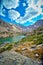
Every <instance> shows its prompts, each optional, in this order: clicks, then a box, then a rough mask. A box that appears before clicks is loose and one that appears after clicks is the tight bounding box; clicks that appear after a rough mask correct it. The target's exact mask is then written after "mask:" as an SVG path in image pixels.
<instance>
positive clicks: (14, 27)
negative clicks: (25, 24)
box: [0, 20, 21, 33]
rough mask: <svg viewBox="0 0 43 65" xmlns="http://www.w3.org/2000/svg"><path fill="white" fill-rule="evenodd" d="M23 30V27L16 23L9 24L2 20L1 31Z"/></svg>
mask: <svg viewBox="0 0 43 65" xmlns="http://www.w3.org/2000/svg"><path fill="white" fill-rule="evenodd" d="M5 31H6V32H15V33H16V32H21V28H20V27H18V26H17V25H15V24H9V23H7V22H5V21H3V20H0V32H5Z"/></svg>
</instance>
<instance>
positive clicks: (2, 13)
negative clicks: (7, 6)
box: [0, 5, 5, 17]
mask: <svg viewBox="0 0 43 65" xmlns="http://www.w3.org/2000/svg"><path fill="white" fill-rule="evenodd" d="M2 9H3V5H1V8H0V15H2V16H4V17H5V14H4V11H3V10H2Z"/></svg>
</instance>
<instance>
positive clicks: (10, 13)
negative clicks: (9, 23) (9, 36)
mask: <svg viewBox="0 0 43 65" xmlns="http://www.w3.org/2000/svg"><path fill="white" fill-rule="evenodd" d="M8 16H9V18H10V19H11V20H16V19H17V18H18V17H20V14H19V12H17V11H15V10H9V11H8Z"/></svg>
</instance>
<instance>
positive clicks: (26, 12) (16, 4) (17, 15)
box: [0, 0, 43, 26]
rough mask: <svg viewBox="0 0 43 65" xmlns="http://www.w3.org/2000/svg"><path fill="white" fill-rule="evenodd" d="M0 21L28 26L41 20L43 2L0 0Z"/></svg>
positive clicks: (35, 0) (42, 16)
mask: <svg viewBox="0 0 43 65" xmlns="http://www.w3.org/2000/svg"><path fill="white" fill-rule="evenodd" d="M0 4H1V5H0V19H3V20H4V21H6V22H8V23H12V24H15V23H17V24H21V25H23V26H29V25H32V24H34V23H35V22H36V21H37V20H40V19H43V0H0Z"/></svg>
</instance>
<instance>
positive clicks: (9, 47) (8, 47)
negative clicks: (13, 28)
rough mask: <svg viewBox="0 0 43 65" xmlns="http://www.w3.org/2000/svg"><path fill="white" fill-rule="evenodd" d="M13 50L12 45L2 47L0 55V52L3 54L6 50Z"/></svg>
mask: <svg viewBox="0 0 43 65" xmlns="http://www.w3.org/2000/svg"><path fill="white" fill-rule="evenodd" d="M12 48H13V45H12V44H6V45H4V46H2V47H1V48H0V53H2V52H4V51H6V50H8V51H9V50H11V49H12Z"/></svg>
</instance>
